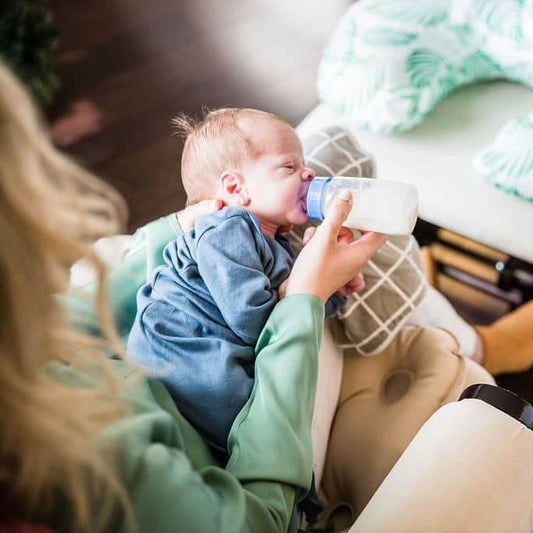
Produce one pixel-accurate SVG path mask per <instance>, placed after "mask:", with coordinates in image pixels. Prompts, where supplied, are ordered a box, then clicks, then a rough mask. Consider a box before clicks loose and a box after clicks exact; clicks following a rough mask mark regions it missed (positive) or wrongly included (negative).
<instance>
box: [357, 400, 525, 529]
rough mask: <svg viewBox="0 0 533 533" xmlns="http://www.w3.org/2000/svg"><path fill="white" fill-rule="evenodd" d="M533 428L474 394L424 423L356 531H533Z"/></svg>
mask: <svg viewBox="0 0 533 533" xmlns="http://www.w3.org/2000/svg"><path fill="white" fill-rule="evenodd" d="M532 460H533V431H531V430H530V429H528V428H527V427H526V426H524V425H522V424H521V423H520V422H518V421H516V420H515V419H514V418H511V417H510V416H509V415H507V414H505V413H503V412H502V411H499V410H498V409H496V408H494V407H492V406H490V405H488V404H486V403H484V402H483V401H481V400H476V399H469V400H463V401H461V402H455V403H452V404H449V405H446V406H444V407H442V408H441V409H439V411H437V412H436V413H435V414H434V415H433V416H432V417H431V419H430V420H429V421H428V422H427V423H426V424H425V425H424V426H423V427H422V429H421V430H420V432H419V433H418V435H417V436H416V438H415V439H414V440H413V442H412V443H411V444H410V445H409V447H408V448H407V449H406V451H405V452H404V454H403V455H402V457H401V458H400V460H399V461H398V462H397V463H396V465H395V466H394V468H393V469H392V470H391V472H390V473H389V475H388V476H387V478H386V479H385V481H384V482H383V483H382V485H381V486H380V487H379V489H378V490H377V492H376V493H375V494H374V496H373V497H372V499H371V500H370V502H369V504H368V505H367V506H366V508H365V509H364V510H363V512H362V514H361V515H360V516H359V518H358V519H357V521H356V523H355V524H354V526H353V527H352V528H351V529H350V533H378V532H379V533H385V532H391V533H530V532H531V531H533V468H531V462H532Z"/></svg>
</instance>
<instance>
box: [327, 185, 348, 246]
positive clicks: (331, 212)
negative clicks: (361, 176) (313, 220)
mask: <svg viewBox="0 0 533 533" xmlns="http://www.w3.org/2000/svg"><path fill="white" fill-rule="evenodd" d="M352 203H353V197H352V194H351V192H350V191H348V190H346V189H344V190H341V191H340V192H339V194H337V196H335V198H334V199H333V202H331V204H330V205H329V208H328V210H327V213H326V216H325V218H324V224H323V225H326V227H327V228H328V230H329V231H331V232H332V233H334V234H335V237H336V236H337V234H338V233H339V231H340V229H341V226H342V225H343V224H344V221H345V220H346V217H347V216H348V213H349V212H350V209H351V208H352Z"/></svg>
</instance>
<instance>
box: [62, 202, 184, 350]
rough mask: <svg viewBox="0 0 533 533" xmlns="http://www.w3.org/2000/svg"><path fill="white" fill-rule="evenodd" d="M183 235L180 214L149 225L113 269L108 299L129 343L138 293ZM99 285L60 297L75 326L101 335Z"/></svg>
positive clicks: (89, 284)
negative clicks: (166, 251)
mask: <svg viewBox="0 0 533 533" xmlns="http://www.w3.org/2000/svg"><path fill="white" fill-rule="evenodd" d="M182 233H183V231H182V229H181V227H180V226H179V223H178V219H177V217H176V214H175V213H174V214H172V215H168V216H166V217H163V218H160V219H158V220H155V221H154V222H151V223H149V224H147V225H146V226H144V227H142V228H140V229H139V230H137V231H136V232H135V235H134V242H133V246H132V248H131V250H130V252H129V253H128V255H127V257H126V259H125V260H124V262H122V263H121V264H119V265H117V266H115V267H113V268H112V269H111V271H110V272H109V275H108V279H107V291H108V299H109V302H110V307H111V312H112V317H113V320H114V323H115V327H116V330H117V331H118V333H119V335H120V337H121V338H122V339H123V340H126V338H127V335H128V334H129V332H130V329H131V326H132V324H133V320H134V319H135V313H136V311H137V291H138V290H139V288H140V287H141V286H142V285H143V284H144V283H146V282H147V281H148V280H149V277H150V275H151V273H152V270H153V269H154V268H155V267H157V266H159V265H161V264H163V249H164V248H165V246H166V245H167V244H168V243H169V242H170V241H172V240H173V239H176V238H177V237H179V236H180V235H181V234H182ZM96 287H97V284H96V282H92V283H88V284H87V285H85V286H84V287H82V288H80V289H76V290H73V291H71V292H70V293H68V294H67V295H66V296H58V299H59V300H60V301H61V302H62V304H63V305H64V307H65V308H66V310H67V313H68V315H69V318H70V320H71V322H72V323H73V325H74V326H75V327H76V328H78V329H82V330H83V331H86V332H88V333H92V334H94V335H99V334H100V331H99V328H98V323H99V322H98V319H97V316H96V312H95V307H94V301H93V299H94V296H95V294H96Z"/></svg>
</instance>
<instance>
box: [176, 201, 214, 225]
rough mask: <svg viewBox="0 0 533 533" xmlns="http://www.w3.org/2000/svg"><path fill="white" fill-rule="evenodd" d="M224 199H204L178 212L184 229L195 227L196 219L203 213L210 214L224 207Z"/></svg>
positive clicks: (179, 220)
mask: <svg viewBox="0 0 533 533" xmlns="http://www.w3.org/2000/svg"><path fill="white" fill-rule="evenodd" d="M223 207H224V202H223V201H222V200H202V201H201V202H198V203H197V204H194V205H190V206H188V207H186V208H185V209H183V210H182V211H180V212H179V213H178V214H177V217H178V222H179V223H180V226H181V229H182V230H183V231H189V230H190V229H192V228H193V227H194V223H195V221H196V219H197V218H198V217H200V216H202V215H209V214H211V213H214V212H215V211H218V210H219V209H222V208H223Z"/></svg>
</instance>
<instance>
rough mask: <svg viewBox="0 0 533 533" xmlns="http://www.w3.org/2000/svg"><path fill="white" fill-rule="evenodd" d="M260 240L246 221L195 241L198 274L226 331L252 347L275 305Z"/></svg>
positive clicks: (231, 220) (275, 293)
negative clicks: (220, 314) (223, 322)
mask: <svg viewBox="0 0 533 533" xmlns="http://www.w3.org/2000/svg"><path fill="white" fill-rule="evenodd" d="M262 245H263V243H262V236H260V235H259V234H258V232H256V231H254V228H253V227H252V226H251V222H250V221H249V220H248V219H246V218H245V217H240V216H235V217H231V218H228V219H226V220H224V221H223V222H222V223H221V224H219V225H217V226H215V227H213V228H210V229H209V230H207V231H206V232H205V233H204V234H203V235H202V236H201V237H200V239H199V241H198V248H197V262H198V271H199V273H200V276H201V277H202V279H203V281H204V283H205V285H206V287H207V289H208V290H209V292H210V293H211V296H212V297H213V300H214V301H215V303H216V305H217V306H218V308H219V309H220V312H221V313H222V316H223V317H224V320H225V321H226V323H227V324H228V326H229V328H230V329H231V330H232V331H233V332H234V333H235V335H237V336H238V337H239V338H241V339H242V340H243V341H244V342H245V343H246V344H251V345H255V343H256V342H257V339H258V337H259V334H260V333H261V330H262V329H263V326H264V325H265V323H266V321H267V319H268V317H269V315H270V313H271V311H272V309H273V308H274V306H275V305H276V303H277V302H278V299H279V298H278V291H277V288H272V287H271V283H270V279H269V278H268V276H267V275H266V274H265V272H264V268H265V267H264V265H263V262H262V260H261V246H262Z"/></svg>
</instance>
